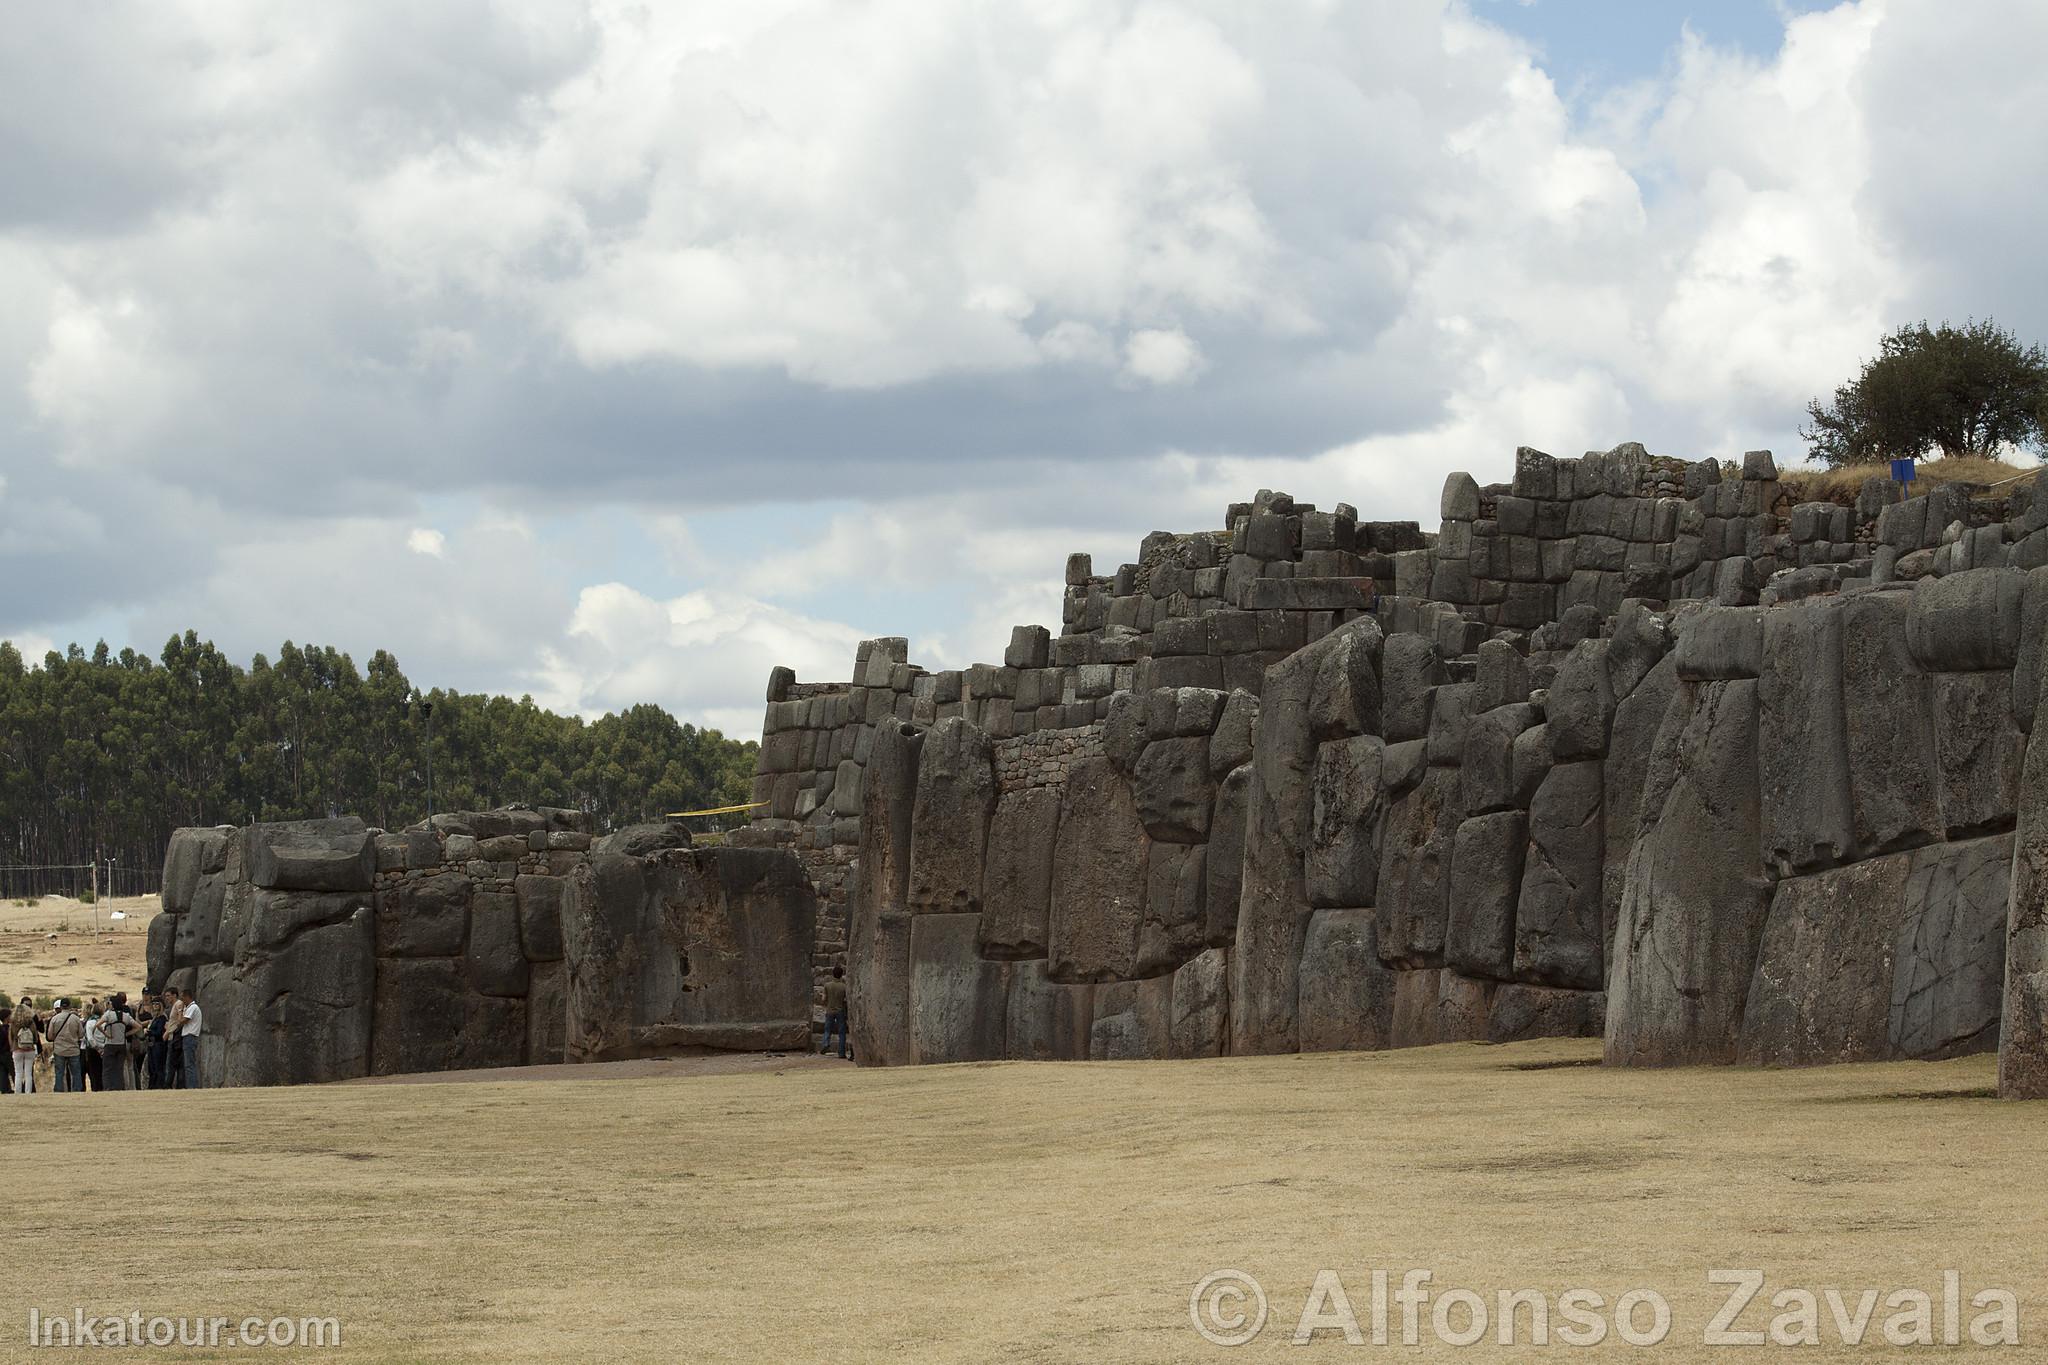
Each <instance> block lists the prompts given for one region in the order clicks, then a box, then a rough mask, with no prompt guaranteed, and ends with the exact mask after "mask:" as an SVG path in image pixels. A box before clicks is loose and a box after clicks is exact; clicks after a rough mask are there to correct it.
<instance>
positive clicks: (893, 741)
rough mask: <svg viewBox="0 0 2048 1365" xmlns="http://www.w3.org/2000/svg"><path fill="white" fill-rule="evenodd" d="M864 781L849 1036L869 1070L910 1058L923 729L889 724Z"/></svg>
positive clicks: (850, 950)
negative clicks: (913, 829)
mask: <svg viewBox="0 0 2048 1365" xmlns="http://www.w3.org/2000/svg"><path fill="white" fill-rule="evenodd" d="M870 733H872V735H873V736H874V738H873V741H872V745H871V748H870V749H869V752H868V762H867V767H866V769H865V770H864V772H863V775H862V778H861V797H860V799H861V821H860V861H859V864H858V866H857V868H856V869H855V873H854V883H853V900H852V904H851V905H850V906H849V907H848V923H847V936H846V1031H847V1033H848V1035H849V1036H850V1038H851V1040H852V1045H853V1055H854V1059H855V1060H856V1061H858V1062H859V1063H860V1064H861V1065H863V1066H895V1065H902V1064H905V1063H907V1062H909V1060H910V926H909V925H908V924H907V923H906V922H905V917H906V916H907V914H908V911H907V909H906V905H907V902H908V899H909V892H910V826H911V819H912V814H913V809H914V807H915V804H916V800H917V770H918V760H919V758H920V757H921V751H922V747H923V744H924V736H923V734H922V733H921V732H919V731H916V730H913V729H911V728H910V727H909V726H906V725H883V726H879V727H877V728H876V729H874V730H873V731H871V732H870Z"/></svg>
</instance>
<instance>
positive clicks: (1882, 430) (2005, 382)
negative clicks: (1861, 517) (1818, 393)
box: [1800, 318, 2048, 465]
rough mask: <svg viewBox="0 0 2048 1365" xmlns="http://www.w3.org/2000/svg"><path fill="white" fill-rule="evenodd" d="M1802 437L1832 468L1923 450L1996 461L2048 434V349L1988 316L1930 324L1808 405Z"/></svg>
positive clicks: (1881, 347)
mask: <svg viewBox="0 0 2048 1365" xmlns="http://www.w3.org/2000/svg"><path fill="white" fill-rule="evenodd" d="M1806 414H1807V417H1808V419H1809V425H1808V426H1806V427H1804V428H1802V429H1801V430H1800V435H1801V436H1803V437H1805V438H1806V440H1807V441H1809V442H1810V443H1811V444H1812V447H1813V454H1814V457H1815V458H1816V459H1818V460H1821V461H1822V462H1823V463H1826V464H1830V465H1845V464H1867V463H1872V462H1875V461H1879V460H1886V459H1892V458H1903V457H1906V456H1920V455H1924V454H1926V453H1927V452H1928V451H1930V450H1935V451H1939V452H1940V453H1941V454H1942V455H1943V456H1949V457H1953V456H1968V455H1975V456H1986V457H1994V458H1995V457H1996V456H1998V455H2000V454H2002V453H2004V452H2005V451H2007V450H2009V449H2013V448H2018V447H2027V446H2032V447H2034V448H2035V449H2036V450H2037V451H2038V450H2040V448H2041V446H2042V442H2043V439H2044V436H2048V351H2043V350H2042V348H2041V347H2040V345H2038V344H2036V345H2032V346H2027V345H2022V344H2021V342H2020V340H2019V338H2018V337H2016V336H2014V335H2013V334H2012V333H2011V332H2008V331H2005V330H2004V329H2002V328H2000V327H1999V326H1998V324H1997V323H1995V322H1993V321H1992V320H1991V319H1989V318H1986V319H1985V320H1984V321H1982V322H1977V321H1974V320H1972V321H1970V322H1967V323H1965V324H1964V325H1963V326H1961V327H1952V326H1950V325H1949V324H1948V323H1946V322H1944V323H1942V324H1941V326H1939V327H1929V326H1928V325H1927V324H1926V323H1925V322H1917V323H1914V324H1912V325H1911V326H1907V327H1901V328H1900V329H1899V330H1898V331H1896V332H1893V333H1892V334H1891V335H1889V336H1887V337H1885V338H1884V339H1883V340H1882V341H1881V342H1879V343H1878V354H1877V356H1876V358H1875V359H1873V360H1870V361H1868V362H1866V363H1865V365H1864V366H1863V372H1862V373H1861V374H1859V375H1858V376H1857V377H1856V378H1855V379H1853V380H1851V381H1850V382H1849V383H1847V384H1844V385H1842V386H1841V387H1840V388H1838V389H1836V390H1835V396H1834V400H1833V401H1832V402H1829V403H1823V402H1822V401H1821V400H1820V399H1818V398H1816V399H1814V400H1813V401H1812V402H1811V403H1808V404H1807V405H1806Z"/></svg>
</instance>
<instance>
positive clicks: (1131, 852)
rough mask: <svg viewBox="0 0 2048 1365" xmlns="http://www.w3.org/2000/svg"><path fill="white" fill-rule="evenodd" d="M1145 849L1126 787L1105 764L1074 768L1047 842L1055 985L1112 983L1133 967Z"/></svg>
mask: <svg viewBox="0 0 2048 1365" xmlns="http://www.w3.org/2000/svg"><path fill="white" fill-rule="evenodd" d="M1147 848H1148V841H1147V839H1146V836H1145V827H1144V826H1143V825H1142V824H1140V823H1139V820H1138V808H1137V803H1136V802H1135V800H1133V798H1132V796H1131V787H1130V784H1129V783H1128V782H1126V781H1125V780H1124V778H1123V776H1122V775H1121V774H1120V773H1118V772H1117V770H1116V768H1115V767H1114V766H1113V765H1112V764H1111V762H1110V760H1108V759H1107V758H1085V759H1082V760H1081V761H1080V762H1078V763H1076V764H1074V766H1073V768H1072V769H1071V770H1070V771H1069V773H1068V775H1067V790H1066V794H1065V796H1064V797H1063V799H1062V804H1061V806H1060V830H1059V836H1058V839H1057V840H1056V841H1055V843H1054V845H1053V874H1052V911H1051V927H1050V932H1049V934H1048V938H1049V940H1050V941H1049V943H1048V944H1047V955H1048V957H1049V958H1050V961H1051V964H1052V967H1051V970H1052V978H1053V980H1055V981H1069V982H1071V981H1114V980H1118V979H1120V978H1127V977H1129V976H1131V975H1132V974H1133V972H1134V971H1135V970H1136V966H1137V959H1138V939H1139V934H1140V932H1141V930H1142V928H1143V924H1144V917H1145V865H1146V851H1147Z"/></svg>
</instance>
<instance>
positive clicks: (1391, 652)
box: [1380, 631, 1450, 741]
mask: <svg viewBox="0 0 2048 1365" xmlns="http://www.w3.org/2000/svg"><path fill="white" fill-rule="evenodd" d="M1382 659H1383V664H1382V673H1383V675H1384V676H1383V677H1382V679H1381V687H1382V694H1381V699H1380V706H1381V718H1382V720H1383V722H1384V724H1385V727H1386V738H1387V739H1388V740H1389V741H1398V740H1409V739H1422V738H1424V737H1425V736H1427V735H1428V734H1429V711H1430V700H1431V694H1432V691H1433V689H1434V688H1435V687H1436V686H1437V684H1439V683H1443V682H1448V681H1450V679H1449V677H1448V675H1447V674H1446V673H1445V672H1444V664H1443V656H1442V655H1441V654H1440V653H1439V652H1438V651H1437V647H1436V641H1434V640H1432V639H1428V638H1426V637H1424V636H1421V635H1415V634H1410V633H1408V632H1406V631H1403V632H1398V633H1396V634H1393V635H1389V636H1388V637H1387V638H1386V643H1385V644H1384V646H1383V647H1382Z"/></svg>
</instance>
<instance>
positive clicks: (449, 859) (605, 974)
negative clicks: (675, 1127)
mask: <svg viewBox="0 0 2048 1365" xmlns="http://www.w3.org/2000/svg"><path fill="white" fill-rule="evenodd" d="M163 886H164V890H163V907H164V913H163V914H161V915H159V916H158V917H157V918H156V919H155V920H154V921H152V923H151V925H150V936H149V984H150V987H151V989H160V988H162V987H164V986H171V987H179V988H182V987H188V986H189V987H191V988H193V989H194V991H195V993H196V996H197V998H198V1000H199V1002H200V1004H201V1006H202V1008H203V1009H204V1011H205V1019H206V1028H205V1032H204V1034H203V1035H202V1047H201V1059H200V1060H201V1076H202V1078H203V1080H204V1081H205V1083H207V1084H210V1085H280V1084H294V1083H300V1082H310V1081H332V1080H345V1079H348V1078H351V1077H357V1076H371V1075H391V1074H394V1073H401V1072H418V1071H451V1070H463V1069H471V1068H478V1067H503V1066H520V1065H526V1064H540V1063H550V1062H565V1061H567V1062H575V1061H597V1060H607V1059H611V1058H617V1057H630V1056H640V1055H648V1054H658V1053H669V1052H675V1051H678V1050H682V1049H689V1048H699V1047H701V1048H721V1049H745V1050H755V1049H761V1048H787V1047H795V1046H801V1045H803V1044H805V1043H806V1042H807V1041H808V1039H809V1019H808V1014H809V1010H808V997H809V994H810V955H811V951H812V944H813V941H814V939H815V937H816V924H815V919H816V896H815V892H814V891H813V890H812V887H811V882H810V879H809V878H808V877H807V876H806V875H805V873H804V871H803V869H802V868H801V867H800V866H799V865H798V863H797V861H796V859H795V858H794V857H792V856H791V855H790V854H789V853H788V852H786V851H780V850H763V849H724V848H708V849H693V848H692V847H691V846H690V836H689V835H688V834H687V833H686V832H683V831H682V830H680V829H678V828H675V827H671V826H665V825H660V826H636V827H632V828H629V829H626V830H622V831H619V832H617V833H615V834H612V835H608V836H606V837H604V838H600V839H593V838H592V837H591V834H590V831H589V826H588V821H587V819H586V817H584V816H583V815H582V814H580V813H578V812H573V811H563V810H526V809H507V810H495V811H483V812H475V813H454V814H443V815H437V816H435V817H433V819H432V820H430V821H427V822H425V823H423V824H420V825H416V826H414V827H413V828H411V829H407V830H404V831H400V832H396V833H389V834H387V833H384V832H382V831H379V830H376V829H372V828H369V827H367V826H365V825H364V824H363V822H362V821H360V820H357V819H354V818H344V819H335V820H307V821H296V822H291V823H284V824H259V825H250V826H247V827H244V828H234V827H221V828H214V829H204V828H201V829H181V830H178V831H176V832H175V833H174V834H173V835H172V837H171V842H170V847H169V849H168V851H167V853H166V856H165V860H164V883H163Z"/></svg>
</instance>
